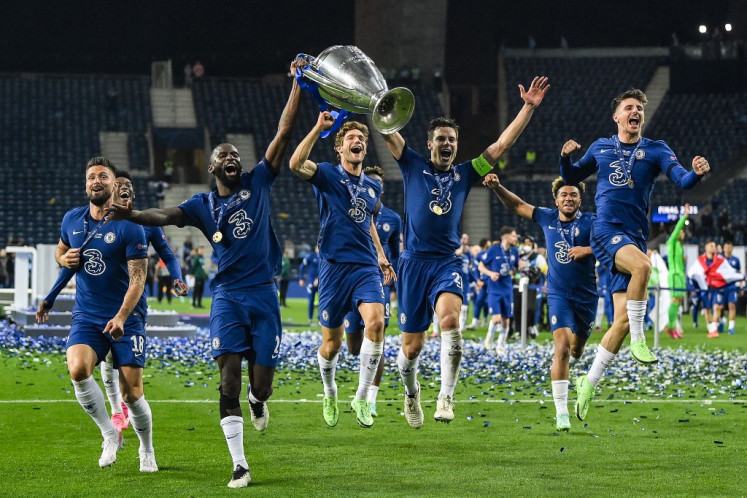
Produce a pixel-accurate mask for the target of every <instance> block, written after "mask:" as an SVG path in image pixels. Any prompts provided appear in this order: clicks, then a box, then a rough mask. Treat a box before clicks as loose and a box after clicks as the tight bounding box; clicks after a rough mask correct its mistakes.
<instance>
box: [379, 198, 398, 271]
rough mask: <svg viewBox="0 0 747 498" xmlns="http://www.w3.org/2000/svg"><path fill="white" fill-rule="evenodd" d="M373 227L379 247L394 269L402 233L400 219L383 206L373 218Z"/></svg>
mask: <svg viewBox="0 0 747 498" xmlns="http://www.w3.org/2000/svg"><path fill="white" fill-rule="evenodd" d="M374 226H375V227H376V233H377V234H378V235H379V240H380V241H381V246H382V247H383V248H384V253H385V254H386V257H387V258H388V259H389V262H390V263H391V264H392V266H393V267H394V268H395V269H396V268H397V265H396V263H397V260H398V259H399V253H400V247H399V243H400V234H401V233H402V218H400V217H399V215H398V214H397V213H396V212H395V211H392V210H391V209H389V208H388V207H386V206H384V205H383V204H382V205H381V206H380V208H379V213H378V214H377V215H376V216H374Z"/></svg>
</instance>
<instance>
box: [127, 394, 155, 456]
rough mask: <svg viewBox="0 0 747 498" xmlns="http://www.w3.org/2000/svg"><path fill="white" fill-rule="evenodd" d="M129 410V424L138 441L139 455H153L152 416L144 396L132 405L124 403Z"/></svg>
mask: <svg viewBox="0 0 747 498" xmlns="http://www.w3.org/2000/svg"><path fill="white" fill-rule="evenodd" d="M125 404H126V405H127V408H129V409H130V422H132V427H133V428H134V429H135V433H136V434H137V437H138V439H139V440H140V452H141V453H153V414H152V413H151V411H150V405H149V404H148V402H147V401H146V400H145V395H144V394H143V395H142V396H140V399H138V400H137V401H135V402H134V403H125Z"/></svg>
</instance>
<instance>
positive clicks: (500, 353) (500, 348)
mask: <svg viewBox="0 0 747 498" xmlns="http://www.w3.org/2000/svg"><path fill="white" fill-rule="evenodd" d="M495 354H497V355H498V356H503V355H504V354H506V346H504V345H503V344H500V343H498V345H497V346H496V347H495Z"/></svg>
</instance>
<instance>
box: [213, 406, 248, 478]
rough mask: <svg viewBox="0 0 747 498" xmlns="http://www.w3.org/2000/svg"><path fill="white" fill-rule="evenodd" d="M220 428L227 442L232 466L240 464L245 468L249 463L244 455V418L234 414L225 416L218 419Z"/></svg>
mask: <svg viewBox="0 0 747 498" xmlns="http://www.w3.org/2000/svg"><path fill="white" fill-rule="evenodd" d="M220 428H221V429H223V435H224V436H225V437H226V443H228V452H229V453H230V454H231V460H232V461H233V468H234V469H235V468H236V466H237V465H241V466H242V467H244V468H245V469H248V468H249V464H248V463H247V461H246V457H245V456H244V419H243V418H242V417H237V416H234V415H231V416H228V417H225V418H223V419H221V421H220Z"/></svg>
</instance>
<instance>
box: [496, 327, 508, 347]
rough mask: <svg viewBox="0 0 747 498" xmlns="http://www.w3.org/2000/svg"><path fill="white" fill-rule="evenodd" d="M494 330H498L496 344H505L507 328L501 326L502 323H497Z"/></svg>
mask: <svg viewBox="0 0 747 498" xmlns="http://www.w3.org/2000/svg"><path fill="white" fill-rule="evenodd" d="M496 330H497V331H498V346H505V345H506V341H508V329H505V328H503V325H502V324H500V323H499V324H498V325H497V326H496Z"/></svg>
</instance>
